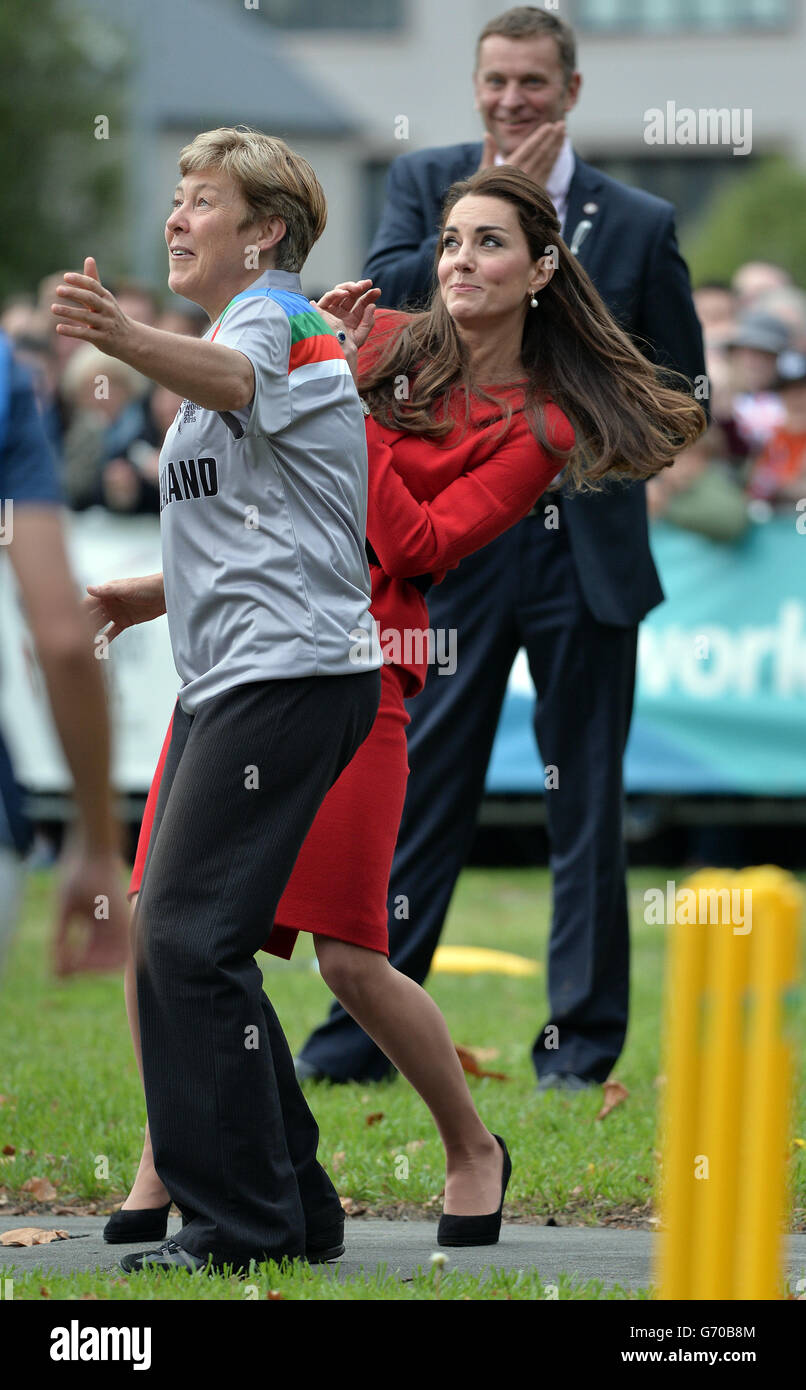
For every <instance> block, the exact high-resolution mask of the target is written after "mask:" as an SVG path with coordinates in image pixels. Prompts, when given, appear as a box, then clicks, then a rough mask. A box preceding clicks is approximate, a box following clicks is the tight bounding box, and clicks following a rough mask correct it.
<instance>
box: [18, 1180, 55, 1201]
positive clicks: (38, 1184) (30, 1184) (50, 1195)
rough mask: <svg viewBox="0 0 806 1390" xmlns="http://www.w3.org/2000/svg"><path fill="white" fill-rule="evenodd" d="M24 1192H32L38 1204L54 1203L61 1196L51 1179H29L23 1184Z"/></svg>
mask: <svg viewBox="0 0 806 1390" xmlns="http://www.w3.org/2000/svg"><path fill="white" fill-rule="evenodd" d="M22 1191H23V1192H30V1194H31V1196H32V1197H33V1198H35V1200H36V1201H37V1202H52V1201H53V1199H54V1197H58V1195H59V1194H58V1192H57V1191H56V1188H55V1187H54V1186H53V1183H52V1182H51V1181H50V1178H29V1179H28V1181H27V1182H24V1183H23V1185H22Z"/></svg>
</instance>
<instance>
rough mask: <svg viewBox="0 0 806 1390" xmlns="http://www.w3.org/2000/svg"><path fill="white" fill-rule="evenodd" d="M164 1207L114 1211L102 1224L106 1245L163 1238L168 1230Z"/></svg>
mask: <svg viewBox="0 0 806 1390" xmlns="http://www.w3.org/2000/svg"><path fill="white" fill-rule="evenodd" d="M170 1210H171V1203H170V1202H167V1203H166V1204H165V1206H164V1207H146V1208H143V1209H138V1210H137V1211H124V1210H123V1208H121V1210H120V1211H115V1212H113V1213H112V1215H111V1216H110V1218H109V1220H108V1221H107V1223H106V1225H105V1226H104V1240H105V1241H106V1243H107V1245H134V1244H135V1242H136V1241H140V1240H164V1239H165V1234H166V1232H167V1230H168V1212H169V1211H170Z"/></svg>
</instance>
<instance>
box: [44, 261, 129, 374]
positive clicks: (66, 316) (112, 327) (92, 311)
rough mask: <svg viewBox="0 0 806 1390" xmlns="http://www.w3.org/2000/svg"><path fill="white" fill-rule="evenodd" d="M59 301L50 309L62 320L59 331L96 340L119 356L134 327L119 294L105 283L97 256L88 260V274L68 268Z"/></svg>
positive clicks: (95, 341) (57, 325)
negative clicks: (104, 284) (98, 265)
mask: <svg viewBox="0 0 806 1390" xmlns="http://www.w3.org/2000/svg"><path fill="white" fill-rule="evenodd" d="M56 294H57V296H58V301H59V302H58V304H51V306H50V311H51V313H52V314H54V315H55V317H56V318H57V319H58V320H59V322H58V323H57V324H56V332H57V333H58V334H59V335H60V336H61V337H63V338H81V339H82V340H83V341H84V342H85V343H94V344H95V346H96V347H99V348H101V350H102V351H103V352H107V353H109V355H110V356H111V357H116V356H118V351H119V349H120V348H121V347H122V345H123V344H124V342H125V340H126V338H127V336H128V334H129V332H130V330H131V327H132V320H131V319H130V318H128V317H127V316H126V314H124V312H123V310H122V309H121V308H120V306H119V304H118V302H117V300H116V299H115V296H114V295H113V294H112V292H111V291H110V290H107V289H105V288H104V286H103V285H102V284H101V277H100V276H99V274H98V267H97V265H96V264H95V259H94V257H93V256H87V258H86V260H85V261H84V274H83V275H79V274H78V272H77V271H73V270H68V271H65V274H64V276H63V277H62V283H61V284H60V285H58V286H57V288H56Z"/></svg>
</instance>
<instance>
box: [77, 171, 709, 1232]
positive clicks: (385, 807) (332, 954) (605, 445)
mask: <svg viewBox="0 0 806 1390" xmlns="http://www.w3.org/2000/svg"><path fill="white" fill-rule="evenodd" d="M445 206H446V212H445V218H444V223H443V233H442V237H441V240H440V244H439V247H438V261H437V275H438V279H439V288H438V290H437V291H436V292H435V295H434V298H433V300H432V303H431V305H430V307H429V308H428V310H426V311H425V312H423V313H420V314H414V315H408V314H403V313H400V312H392V311H385V310H378V311H377V312H376V313H375V311H374V309H373V306H372V302H371V301H372V299H373V298H376V297H377V293H378V292H377V291H372V290H367V288H366V286H367V285H368V284H369V282H367V281H364V282H360V283H352V284H348V285H344V286H340V287H338V288H337V289H336V290H334V291H332V292H331V293H330V294H328V295H326V296H325V297H324V298H323V300H322V301H320V305H319V307H320V309H321V310H322V311H323V312H324V313H325V314H328V311H329V313H330V314H331V315H333V316H335V317H333V318H331V322H333V323H334V324H335V325H336V326H337V327H338V328H339V329H340V330H343V331H344V333H345V334H346V338H347V341H346V343H345V351H346V353H347V355H348V360H349V359H350V356H351V354H352V355H353V358H354V357H355V350H356V349H357V348H358V347H360V348H361V351H360V352H358V354H357V370H356V369H355V368H354V370H356V375H357V380H358V383H359V389H360V390H361V391H362V393H363V396H364V402H365V411H366V412H367V420H366V427H367V448H368V462H369V495H368V508H367V545H368V556H369V559H370V572H371V578H372V613H373V616H374V617H375V620H376V624H377V628H378V637H379V641H380V645H381V651H382V653H383V657H384V666H383V668H382V696H381V704H380V708H379V711H378V715H377V717H376V720H375V724H374V726H373V729H372V732H371V733H370V735H369V737H368V738H367V739H366V740H365V742H364V743H363V744H362V745H361V747H360V748H359V750H358V752H357V753H356V755H355V757H354V758H353V760H352V762H351V763H350V764H349V765H348V767H347V768H346V769H345V770H344V772H343V773H342V774H341V776H340V778H339V779H338V781H337V782H336V783H335V784H334V785H333V787H332V788H331V790H330V792H329V793H328V795H327V797H326V798H325V801H324V802H323V804H322V806H321V807H320V810H319V812H318V815H317V817H316V819H315V821H314V823H313V825H312V827H311V830H310V832H309V834H308V837H307V839H306V841H305V844H304V845H303V848H302V851H301V852H300V855H299V858H298V860H297V862H296V865H295V867H294V870H293V873H292V875H291V878H290V880H289V882H288V884H287V886H286V889H285V892H284V894H283V897H282V899H281V901H280V904H279V906H278V909H277V914H276V917H275V920H274V923H273V924H269V923H267V927H270V932H269V933H267V942H266V946H265V948H264V949H265V950H267V951H270V952H272V953H274V954H276V955H279V956H283V957H286V958H288V957H289V956H290V955H291V952H292V950H293V947H294V943H295V941H296V938H297V934H298V933H299V932H300V931H309V932H311V933H312V934H313V936H314V944H315V948H316V953H317V957H318V960H319V965H320V969H321V973H322V977H323V979H324V980H325V981H326V983H327V984H328V985H329V987H330V988H331V989H332V990H333V993H334V994H335V995H336V996H337V998H338V999H339V1000H340V1002H341V1003H342V1005H343V1006H344V1008H345V1009H346V1010H347V1011H348V1012H349V1013H351V1014H352V1015H353V1017H355V1018H356V1020H357V1021H358V1023H359V1024H360V1025H361V1027H362V1028H364V1030H365V1031H366V1032H367V1033H368V1034H369V1035H370V1036H371V1037H372V1038H373V1039H374V1040H375V1041H376V1043H377V1044H378V1045H379V1047H381V1049H382V1050H383V1051H384V1052H385V1053H386V1054H387V1056H388V1057H389V1058H390V1060H391V1061H392V1062H393V1064H394V1065H395V1066H396V1067H397V1069H398V1070H399V1071H400V1072H401V1073H402V1074H403V1075H404V1076H406V1077H407V1079H408V1080H409V1081H410V1082H411V1084H412V1085H413V1086H414V1087H415V1088H416V1090H417V1091H418V1092H419V1094H420V1095H421V1096H422V1098H423V1099H424V1101H425V1102H426V1104H427V1105H428V1106H429V1109H430V1110H431V1113H432V1115H433V1116H434V1119H435V1122H436V1124H437V1126H438V1129H439V1132H440V1136H441V1138H442V1141H443V1143H444V1146H445V1152H446V1183H445V1201H444V1214H443V1218H442V1221H441V1223H440V1231H439V1236H438V1239H439V1240H440V1243H443V1244H486V1243H492V1242H493V1241H495V1240H497V1239H498V1232H499V1228H500V1216H501V1205H502V1202H503V1194H504V1190H505V1188H506V1182H507V1179H508V1176H509V1170H510V1165H509V1157H508V1154H507V1151H506V1146H505V1145H504V1143H503V1141H502V1140H500V1139H499V1138H498V1136H495V1135H492V1134H491V1133H490V1132H489V1131H488V1130H487V1129H486V1127H485V1126H484V1124H483V1123H482V1121H481V1119H480V1118H479V1116H478V1114H477V1112H476V1109H475V1106H474V1104H473V1100H472V1097H471V1095H470V1092H469V1090H468V1087H467V1084H466V1081H465V1078H464V1074H463V1071H462V1067H461V1065H460V1063H459V1060H458V1057H457V1054H456V1051H455V1048H454V1047H453V1044H452V1042H451V1039H450V1035H449V1033H448V1029H447V1025H446V1023H445V1020H444V1019H443V1017H442V1014H441V1013H440V1012H439V1010H438V1008H437V1006H436V1004H435V1003H434V1002H433V1000H432V999H431V998H430V996H429V995H428V994H427V993H426V992H425V991H424V990H423V989H422V988H421V987H420V986H419V985H418V984H416V983H415V982H414V981H413V980H410V979H408V978H407V977H406V976H404V975H401V974H400V973H399V972H398V971H396V970H394V969H393V968H392V966H391V965H390V964H389V961H388V941H387V889H388V881H389V872H390V868H391V862H392V857H393V853H394V847H395V840H396V837H397V831H398V828H399V824H400V818H401V815H402V812H403V802H404V798H405V792H406V778H407V775H408V763H407V757H406V734H405V729H406V725H407V723H408V721H409V716H408V714H407V712H406V707H405V704H404V700H405V698H407V697H410V696H412V695H416V694H417V692H418V691H419V690H421V689H422V687H423V684H424V681H425V673H426V664H427V660H428V659H432V660H433V659H434V656H435V652H434V641H433V639H434V634H431V633H429V629H428V610H427V605H426V601H425V598H424V596H423V590H424V589H425V588H426V587H427V584H428V583H429V582H434V583H439V582H440V580H441V579H442V578H443V577H444V575H445V573H446V572H447V570H448V569H450V568H453V567H454V566H456V565H457V564H458V563H459V561H460V560H461V559H462V558H463V557H464V556H465V555H468V554H470V553H471V552H472V551H474V550H476V549H478V548H480V547H481V546H483V545H486V544H487V543H488V542H489V541H491V540H493V539H494V537H496V536H497V535H499V534H500V533H501V532H502V531H504V530H506V529H507V528H508V527H509V526H511V525H513V524H514V523H515V522H516V521H518V520H520V519H521V518H522V517H523V516H525V515H526V513H527V512H528V511H529V510H530V509H531V508H532V507H533V506H534V504H535V502H536V501H537V499H538V497H539V496H540V495H541V493H542V492H543V491H544V490H545V488H546V487H547V486H548V484H549V483H550V482H551V481H552V479H553V478H554V476H555V475H556V474H557V473H558V472H559V470H561V469H562V468H563V466H565V470H566V478H567V480H568V482H569V483H570V484H571V485H572V486H574V485H576V486H578V487H579V486H585V485H594V486H595V485H596V480H597V479H598V478H601V477H603V476H604V475H605V474H607V473H611V472H612V473H614V474H616V475H618V476H621V477H647V476H650V475H651V474H652V473H654V472H657V471H658V470H659V469H660V468H662V467H664V466H667V465H669V464H671V463H672V462H673V461H674V457H675V455H676V453H677V452H678V451H679V450H680V449H681V448H682V447H684V446H685V444H686V443H688V442H690V441H691V440H693V439H694V438H696V437H697V435H698V434H699V433H700V432H701V430H702V428H703V426H704V423H705V417H704V415H703V412H702V410H701V409H700V407H699V406H698V405H697V404H696V403H695V402H694V401H693V400H692V399H691V398H690V396H687V395H685V394H682V393H681V391H680V390H672V389H670V388H669V387H668V386H667V385H664V384H663V382H662V381H661V380H660V377H659V374H658V373H657V371H656V369H655V368H653V367H652V366H651V365H650V364H649V362H648V361H647V360H646V359H645V358H644V357H643V356H641V354H640V353H639V352H638V351H637V349H636V348H635V347H634V346H633V345H632V343H631V342H630V340H629V338H627V337H626V335H625V334H624V333H622V331H621V330H620V329H619V328H618V327H617V325H616V324H615V323H614V321H613V320H612V318H611V317H610V315H609V313H608V311H607V309H606V308H605V306H604V304H603V303H602V301H601V299H600V298H599V296H598V294H597V292H596V290H595V289H594V287H593V285H592V284H591V282H590V280H589V279H588V277H587V275H586V274H585V272H584V271H583V270H582V269H581V268H580V267H579V266H578V264H577V262H576V260H575V258H574V257H573V256H572V255H571V254H570V252H569V251H568V250H567V248H566V247H565V245H564V243H563V242H562V240H561V238H560V235H559V226H558V224H557V221H556V217H555V215H554V210H553V207H552V205H551V203H550V202H549V200H548V198H547V197H546V195H545V193H544V192H543V191H542V190H541V189H539V188H538V186H537V185H536V184H534V183H533V182H532V181H531V180H530V179H529V178H528V177H527V176H526V175H524V174H522V173H520V171H518V170H515V169H512V168H509V167H503V168H497V169H490V170H485V171H484V172H482V173H480V174H476V175H474V176H473V178H472V179H470V180H468V181H467V182H465V183H463V184H459V185H455V186H454V188H452V189H451V190H450V192H449V194H448V198H447V200H446V205H445ZM555 272H556V273H555ZM538 294H540V299H539V301H538V298H537V296H538ZM538 303H539V305H540V308H538ZM374 313H375V318H374V323H373V314H374ZM370 329H372V331H371V332H370ZM351 365H352V363H351ZM681 384H682V383H681ZM686 385H687V383H686ZM571 422H573V425H572V424H571ZM635 460H639V461H640V462H639V463H638V464H636V463H635ZM160 585H161V577H160V576H152V577H151V578H150V579H147V580H120V581H115V582H114V583H112V584H107V585H102V586H99V587H97V588H94V589H92V590H90V592H91V593H92V594H93V595H94V605H95V615H96V617H97V618H98V619H99V621H101V622H104V623H106V622H110V621H112V622H113V624H114V626H113V628H112V629H111V631H110V634H109V635H110V636H114V635H116V634H117V632H119V631H121V630H122V629H123V628H124V627H126V626H129V625H130V624H131V623H133V622H140V621H144V620H146V619H148V618H151V617H154V616H156V615H157V613H159V612H160V611H162V609H161V607H160ZM443 636H445V635H444V634H440V637H443ZM447 636H448V641H449V642H450V639H451V636H453V637H455V634H452V635H451V634H448V635H447ZM445 678H446V679H449V678H450V677H449V675H446V676H445ZM169 740H170V729H169V731H168V738H166V744H165V747H164V748H163V754H162V757H161V759H160V764H159V766H158V768H157V771H156V773H155V777H154V782H153V784H152V788H151V792H150V795H149V801H148V805H147V808H146V814H145V817H144V820H143V825H142V829H141V834H140V842H139V845H138V851H137V859H136V863H135V867H134V872H133V875H132V880H131V884H130V893H132V894H134V893H136V892H137V891H138V890H139V887H140V881H141V876H142V873H143V871H144V868H147V849H148V839H149V833H150V828H151V821H152V818H153V812H154V807H155V804H156V795H157V791H158V788H159V779H160V773H161V769H162V762H163V759H164V756H165V752H166V749H167V745H168V742H169ZM457 756H461V750H460V749H457ZM400 907H401V911H407V909H408V905H407V904H401V905H400ZM127 1007H128V1011H129V1018H130V1024H131V1027H132V1034H133V1039H134V1042H135V1050H136V1051H138V1053H139V1039H138V1026H137V1005H136V996H135V994H134V981H133V974H132V972H129V975H128V979H127ZM127 1204H128V1205H127ZM127 1204H124V1207H123V1209H122V1214H121V1219H120V1220H119V1221H118V1225H120V1226H121V1233H119V1234H116V1229H117V1228H116V1227H115V1222H116V1218H112V1223H111V1224H112V1226H113V1227H114V1228H115V1229H114V1230H113V1231H111V1232H110V1237H111V1238H112V1239H115V1238H117V1239H120V1238H125V1239H133V1238H134V1237H133V1236H132V1235H131V1233H130V1232H129V1227H130V1226H131V1221H130V1220H128V1218H129V1217H135V1213H142V1214H143V1216H146V1214H147V1212H149V1211H153V1215H154V1217H155V1218H156V1217H157V1216H159V1217H160V1219H161V1218H162V1211H159V1212H158V1211H157V1210H154V1209H155V1208H164V1213H165V1219H166V1220H167V1209H168V1206H169V1205H170V1197H169V1194H168V1192H167V1191H166V1189H165V1188H164V1186H163V1185H162V1183H161V1182H160V1180H159V1177H158V1176H157V1174H156V1171H155V1169H154V1167H153V1161H152V1158H151V1150H150V1143H149V1137H148V1129H147V1128H146V1140H145V1146H144V1150H143V1156H142V1159H141V1163H140V1168H139V1170H138V1174H137V1179H136V1181H135V1184H134V1186H133V1188H132V1191H131V1193H130V1194H129V1197H128V1198H127ZM480 1213H481V1214H483V1215H479V1214H480ZM124 1226H125V1227H126V1232H127V1233H126V1234H125V1235H123V1228H124ZM163 1234H164V1232H163Z"/></svg>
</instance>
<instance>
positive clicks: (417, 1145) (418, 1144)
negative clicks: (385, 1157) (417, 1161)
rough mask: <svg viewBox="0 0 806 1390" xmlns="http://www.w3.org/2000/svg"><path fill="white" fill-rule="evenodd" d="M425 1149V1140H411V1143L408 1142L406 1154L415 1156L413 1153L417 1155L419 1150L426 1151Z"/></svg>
mask: <svg viewBox="0 0 806 1390" xmlns="http://www.w3.org/2000/svg"><path fill="white" fill-rule="evenodd" d="M424 1148H425V1140H424V1139H410V1140H409V1142H408V1144H407V1145H406V1153H407V1154H413V1153H416V1152H417V1150H418V1149H424Z"/></svg>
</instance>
